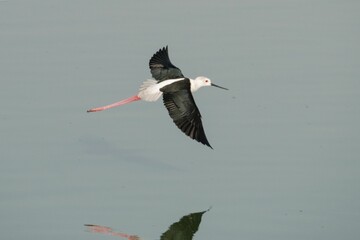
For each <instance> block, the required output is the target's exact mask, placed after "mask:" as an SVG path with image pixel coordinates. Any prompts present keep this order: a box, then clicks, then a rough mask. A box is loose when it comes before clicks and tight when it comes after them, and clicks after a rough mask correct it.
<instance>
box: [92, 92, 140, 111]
mask: <svg viewBox="0 0 360 240" xmlns="http://www.w3.org/2000/svg"><path fill="white" fill-rule="evenodd" d="M139 100H141V98H139V97H138V96H137V95H135V96H132V97H129V98H127V99H124V100H122V101H120V102H116V103H113V104H110V105H106V106H103V107H98V108H92V109H89V110H87V112H99V111H102V110H106V109H109V108H113V107H117V106H121V105H124V104H127V103H131V102H134V101H139Z"/></svg>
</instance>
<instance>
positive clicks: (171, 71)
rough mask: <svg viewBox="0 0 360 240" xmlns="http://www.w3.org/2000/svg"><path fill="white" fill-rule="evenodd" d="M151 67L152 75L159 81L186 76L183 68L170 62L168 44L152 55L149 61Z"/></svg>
mask: <svg viewBox="0 0 360 240" xmlns="http://www.w3.org/2000/svg"><path fill="white" fill-rule="evenodd" d="M149 67H150V71H151V75H152V76H153V78H155V79H156V80H158V81H159V82H161V81H164V80H168V79H175V78H183V77H184V76H183V74H182V73H181V70H180V69H179V68H177V67H175V66H174V65H173V64H172V63H171V62H170V58H169V53H168V47H167V46H166V47H164V48H162V49H160V50H159V51H157V52H156V53H155V54H154V55H153V56H152V58H151V59H150V61H149Z"/></svg>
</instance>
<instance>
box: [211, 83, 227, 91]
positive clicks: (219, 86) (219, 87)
mask: <svg viewBox="0 0 360 240" xmlns="http://www.w3.org/2000/svg"><path fill="white" fill-rule="evenodd" d="M211 86H214V87H217V88H221V89H224V90H229V89H227V88H224V87H221V86H219V85H216V84H213V83H211Z"/></svg>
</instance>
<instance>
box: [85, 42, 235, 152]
mask: <svg viewBox="0 0 360 240" xmlns="http://www.w3.org/2000/svg"><path fill="white" fill-rule="evenodd" d="M149 67H150V70H151V75H152V77H153V78H154V79H149V80H146V81H145V82H144V83H143V84H142V85H141V87H140V89H139V92H138V94H137V95H134V96H132V97H129V98H127V99H124V100H122V101H120V102H116V103H113V104H110V105H106V106H103V107H98V108H92V109H89V110H87V112H98V111H102V110H106V109H109V108H112V107H117V106H121V105H124V104H126V103H130V102H134V101H138V100H145V101H149V102H153V101H156V100H158V99H159V98H160V97H161V95H163V101H164V105H165V107H166V108H167V110H168V112H169V115H170V117H171V118H172V119H173V121H174V123H175V124H176V126H177V127H178V128H179V129H180V130H181V131H183V132H184V133H185V134H186V135H187V136H189V137H191V138H192V139H195V140H196V141H198V142H200V143H202V144H205V145H207V146H209V147H210V148H212V147H211V145H210V143H209V141H208V140H207V138H206V135H205V131H204V128H203V125H202V122H201V114H200V111H199V109H198V108H197V106H196V104H195V101H194V98H193V96H192V92H195V91H197V90H198V89H199V88H201V87H204V86H214V87H218V88H222V89H225V90H228V89H227V88H224V87H221V86H218V85H215V84H214V83H211V80H210V79H209V78H207V77H203V76H200V77H197V78H195V79H191V78H186V77H184V75H183V74H182V73H181V70H180V69H179V68H177V67H175V66H174V65H173V64H172V63H171V61H170V58H169V54H168V47H167V46H166V47H164V48H162V49H160V50H159V51H157V52H156V53H155V54H154V55H153V56H152V58H151V59H150V62H149Z"/></svg>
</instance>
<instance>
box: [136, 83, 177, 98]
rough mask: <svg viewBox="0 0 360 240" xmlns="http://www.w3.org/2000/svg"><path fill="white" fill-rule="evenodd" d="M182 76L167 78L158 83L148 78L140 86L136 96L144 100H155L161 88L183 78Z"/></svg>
mask: <svg viewBox="0 0 360 240" xmlns="http://www.w3.org/2000/svg"><path fill="white" fill-rule="evenodd" d="M183 79H184V78H177V79H169V80H165V81H162V82H160V83H158V82H157V81H156V80H154V79H148V80H146V81H145V82H143V84H142V85H141V86H140V89H139V93H138V97H140V98H141V99H142V100H144V101H148V102H155V101H156V100H158V99H159V98H160V97H161V96H162V94H163V93H162V92H161V91H160V89H161V88H163V87H165V86H166V85H169V84H171V83H174V82H177V81H180V80H183Z"/></svg>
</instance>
